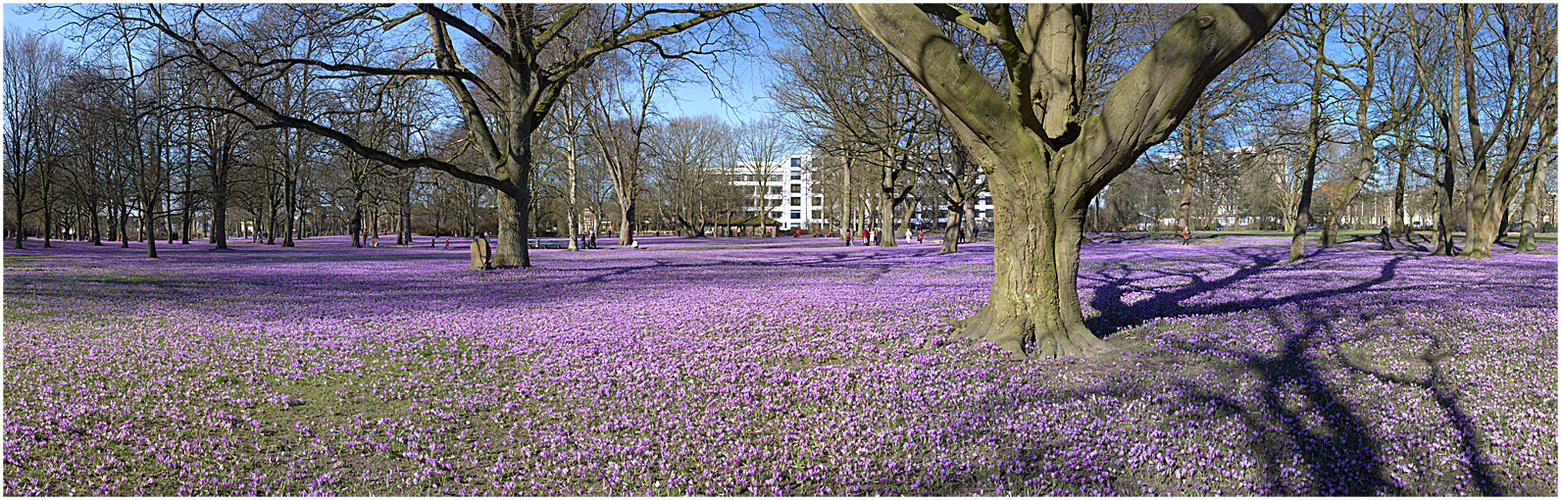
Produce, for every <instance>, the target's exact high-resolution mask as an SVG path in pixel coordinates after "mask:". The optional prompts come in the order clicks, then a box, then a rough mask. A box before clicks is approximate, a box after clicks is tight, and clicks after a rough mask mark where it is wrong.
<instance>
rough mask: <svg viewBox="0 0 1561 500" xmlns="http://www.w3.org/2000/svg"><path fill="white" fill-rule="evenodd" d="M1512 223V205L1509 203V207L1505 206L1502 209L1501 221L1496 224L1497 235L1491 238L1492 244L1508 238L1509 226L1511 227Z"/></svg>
mask: <svg viewBox="0 0 1561 500" xmlns="http://www.w3.org/2000/svg"><path fill="white" fill-rule="evenodd" d="M1511 225H1512V206H1511V205H1510V204H1509V205H1508V206H1507V208H1504V209H1502V211H1501V223H1500V224H1497V225H1496V235H1495V238H1494V239H1492V240H1491V244H1496V243H1501V240H1503V239H1506V237H1507V228H1508V227H1511Z"/></svg>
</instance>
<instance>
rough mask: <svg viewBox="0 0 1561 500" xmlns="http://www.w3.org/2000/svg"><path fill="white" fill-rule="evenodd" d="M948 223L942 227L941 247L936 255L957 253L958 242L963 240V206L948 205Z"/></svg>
mask: <svg viewBox="0 0 1561 500" xmlns="http://www.w3.org/2000/svg"><path fill="white" fill-rule="evenodd" d="M948 211H949V213H948V222H947V223H946V224H944V225H943V247H941V248H939V249H938V253H955V252H958V251H959V240H960V239H961V238H964V234H962V233H963V232H964V221H963V220H962V219H963V217H962V216H963V215H964V206H963V204H953V205H949V209H948Z"/></svg>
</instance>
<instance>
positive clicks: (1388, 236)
mask: <svg viewBox="0 0 1561 500" xmlns="http://www.w3.org/2000/svg"><path fill="white" fill-rule="evenodd" d="M1377 236H1380V237H1382V249H1383V250H1392V249H1393V232H1392V231H1390V230H1388V225H1387V224H1383V225H1382V232H1379V233H1377Z"/></svg>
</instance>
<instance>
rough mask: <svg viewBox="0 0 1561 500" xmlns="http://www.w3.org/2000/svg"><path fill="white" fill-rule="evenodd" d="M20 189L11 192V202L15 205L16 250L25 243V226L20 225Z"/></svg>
mask: <svg viewBox="0 0 1561 500" xmlns="http://www.w3.org/2000/svg"><path fill="white" fill-rule="evenodd" d="M20 191H21V190H20V189H17V190H15V191H13V194H12V195H11V200H13V201H14V202H15V203H16V212H15V213H16V249H17V250H21V249H22V242H24V241H27V226H26V225H25V224H22V196H21V194H20Z"/></svg>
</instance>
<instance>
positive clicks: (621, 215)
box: [618, 200, 767, 246]
mask: <svg viewBox="0 0 1561 500" xmlns="http://www.w3.org/2000/svg"><path fill="white" fill-rule="evenodd" d="M759 216H760V217H766V216H767V214H759ZM618 219H619V220H618V222H619V224H618V244H619V245H621V246H629V245H633V244H634V200H629V201H628V202H623V201H619V202H618ZM760 220H763V219H760Z"/></svg>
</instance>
